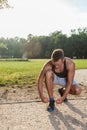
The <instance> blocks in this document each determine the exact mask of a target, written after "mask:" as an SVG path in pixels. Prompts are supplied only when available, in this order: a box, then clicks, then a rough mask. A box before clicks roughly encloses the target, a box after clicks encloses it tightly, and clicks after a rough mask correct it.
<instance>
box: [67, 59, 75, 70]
mask: <svg viewBox="0 0 87 130" xmlns="http://www.w3.org/2000/svg"><path fill="white" fill-rule="evenodd" d="M66 66H67V69H70V68H74V67H75V63H74V61H73V60H72V59H71V58H68V57H66Z"/></svg>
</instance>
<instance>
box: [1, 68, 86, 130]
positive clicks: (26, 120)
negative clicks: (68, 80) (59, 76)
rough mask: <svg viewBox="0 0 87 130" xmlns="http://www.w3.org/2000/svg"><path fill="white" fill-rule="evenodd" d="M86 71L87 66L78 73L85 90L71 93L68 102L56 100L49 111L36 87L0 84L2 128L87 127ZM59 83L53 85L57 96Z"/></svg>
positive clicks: (77, 129)
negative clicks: (59, 102)
mask: <svg viewBox="0 0 87 130" xmlns="http://www.w3.org/2000/svg"><path fill="white" fill-rule="evenodd" d="M86 74H87V69H86V70H77V71H76V74H75V79H76V80H77V81H78V82H79V83H80V85H81V87H82V90H83V91H82V93H81V95H79V96H74V95H68V99H69V100H68V102H67V103H62V104H59V105H58V104H55V110H54V111H53V112H51V113H49V112H47V111H46V108H47V106H48V104H44V103H42V102H41V101H40V99H39V96H38V91H37V87H33V88H28V87H27V86H24V87H23V88H18V87H17V86H16V85H15V86H11V87H1V88H0V130H87V75H86ZM58 87H59V86H57V87H55V89H54V91H55V95H54V97H55V98H57V97H58V96H59V95H58V93H57V89H58ZM44 92H45V93H46V90H45V89H44ZM46 95H47V93H46Z"/></svg>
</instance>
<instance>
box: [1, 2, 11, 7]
mask: <svg viewBox="0 0 87 130" xmlns="http://www.w3.org/2000/svg"><path fill="white" fill-rule="evenodd" d="M10 7H11V6H10V5H9V4H8V0H0V9H4V8H10Z"/></svg>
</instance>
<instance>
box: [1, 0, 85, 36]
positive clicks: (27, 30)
mask: <svg viewBox="0 0 87 130" xmlns="http://www.w3.org/2000/svg"><path fill="white" fill-rule="evenodd" d="M8 1H9V4H10V5H11V6H12V7H13V8H11V9H3V10H0V37H6V38H7V37H11V38H12V37H15V36H18V37H22V38H26V37H27V36H28V34H32V35H36V36H41V35H49V34H50V33H52V32H54V31H62V33H63V34H67V35H70V33H71V29H78V28H84V27H87V0H8Z"/></svg>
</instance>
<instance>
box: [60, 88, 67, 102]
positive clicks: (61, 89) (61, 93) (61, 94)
mask: <svg viewBox="0 0 87 130" xmlns="http://www.w3.org/2000/svg"><path fill="white" fill-rule="evenodd" d="M58 92H59V94H60V96H61V97H62V96H63V88H59V89H58ZM63 101H64V102H67V101H68V99H67V98H65V99H64V100H63Z"/></svg>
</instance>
